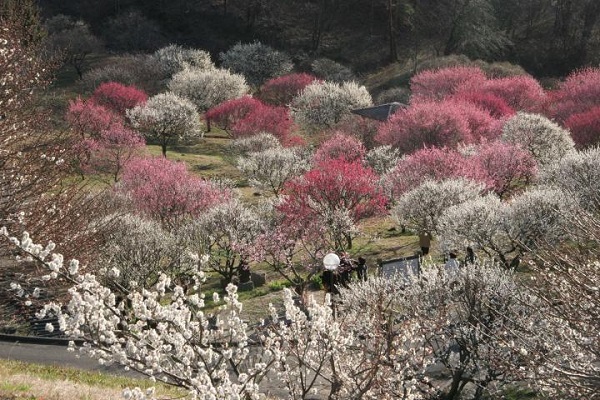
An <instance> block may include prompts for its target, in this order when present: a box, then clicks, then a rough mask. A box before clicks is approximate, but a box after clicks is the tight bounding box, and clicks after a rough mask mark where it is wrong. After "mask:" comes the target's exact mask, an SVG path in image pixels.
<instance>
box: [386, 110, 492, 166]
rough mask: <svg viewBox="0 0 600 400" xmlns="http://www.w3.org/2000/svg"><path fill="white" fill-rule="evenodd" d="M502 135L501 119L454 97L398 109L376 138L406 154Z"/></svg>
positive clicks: (475, 141)
mask: <svg viewBox="0 0 600 400" xmlns="http://www.w3.org/2000/svg"><path fill="white" fill-rule="evenodd" d="M498 134H499V125H498V121H497V120H496V119H495V118H493V117H492V116H491V115H490V114H489V113H488V112H487V111H484V110H483V109H480V108H478V107H477V106H475V105H473V104H470V103H464V102H456V101H452V100H448V101H444V102H440V103H435V102H422V103H415V104H413V105H411V106H410V107H408V108H405V109H402V110H399V111H397V112H396V113H395V114H394V115H392V117H390V119H389V120H388V121H387V122H386V123H384V124H382V125H381V126H380V128H379V132H378V133H377V136H376V137H375V140H377V141H378V142H379V143H381V144H387V145H391V146H393V147H395V148H397V149H398V150H400V152H401V153H403V154H409V153H412V152H414V151H416V150H418V149H421V148H423V147H431V146H435V147H456V146H457V145H458V144H459V143H477V142H479V141H480V140H482V139H483V138H487V139H491V138H494V137H496V136H497V135H498Z"/></svg>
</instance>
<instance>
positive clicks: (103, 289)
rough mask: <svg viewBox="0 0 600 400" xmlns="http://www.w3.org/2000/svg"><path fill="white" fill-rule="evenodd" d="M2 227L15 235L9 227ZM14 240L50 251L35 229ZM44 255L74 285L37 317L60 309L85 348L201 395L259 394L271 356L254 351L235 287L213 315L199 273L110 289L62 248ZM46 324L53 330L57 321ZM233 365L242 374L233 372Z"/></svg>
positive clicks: (132, 393) (66, 327) (65, 326)
mask: <svg viewBox="0 0 600 400" xmlns="http://www.w3.org/2000/svg"><path fill="white" fill-rule="evenodd" d="M1 232H2V233H3V234H4V235H8V233H7V231H6V229H2V231H1ZM11 239H12V242H13V243H15V244H16V245H17V246H19V249H20V250H21V251H27V250H32V251H34V252H35V253H36V254H41V253H42V251H43V250H40V249H41V246H39V245H36V244H34V243H33V242H32V241H31V239H30V238H29V236H28V235H25V236H24V238H23V240H21V241H19V240H18V239H16V238H11ZM26 249H27V250H26ZM31 256H32V257H33V254H31ZM37 258H38V259H39V260H40V261H42V262H43V264H44V265H45V266H46V267H47V268H48V269H50V270H51V271H52V272H53V273H57V276H58V275H60V276H61V277H62V278H63V279H66V280H67V281H69V282H71V284H72V287H71V289H70V290H69V294H70V300H69V302H68V303H67V304H66V305H61V304H57V303H50V304H46V305H45V306H44V308H43V309H42V310H41V311H40V312H39V313H38V314H37V317H38V318H44V317H46V316H49V315H54V316H57V317H58V321H59V325H60V330H61V331H62V332H63V333H64V334H65V335H67V336H69V337H71V338H74V339H75V338H82V339H84V340H85V343H86V344H85V345H84V346H83V347H82V348H80V351H81V352H83V353H87V354H89V355H90V356H92V357H94V358H96V359H98V361H99V362H100V363H103V364H109V363H118V364H121V365H123V366H125V367H126V368H128V369H133V370H137V371H139V372H142V373H144V374H146V375H148V376H150V377H153V378H155V379H158V380H162V381H166V382H171V383H174V384H176V385H178V386H181V387H184V388H187V389H189V391H190V394H191V395H192V396H193V397H194V398H203V399H217V398H231V399H241V398H248V399H257V398H258V383H257V382H258V381H260V379H261V378H262V377H263V376H264V374H265V373H266V372H267V370H268V368H267V367H268V365H269V363H270V361H269V358H268V357H264V359H263V357H262V356H260V355H259V356H257V355H253V356H252V361H251V360H250V358H249V357H250V353H249V349H248V337H247V333H246V331H247V326H246V324H245V323H244V322H243V321H242V319H241V317H240V314H239V313H240V311H241V309H242V305H241V303H240V302H239V301H238V300H237V292H236V290H237V289H236V287H235V286H233V285H230V286H228V288H227V296H225V298H224V301H225V304H224V305H223V306H221V308H220V310H219V313H218V314H216V315H214V317H211V316H209V315H206V314H205V313H204V312H203V311H202V308H203V306H204V302H203V294H202V293H201V292H200V291H199V290H200V284H201V281H200V279H196V284H195V285H194V287H193V292H192V293H187V292H186V291H185V290H184V288H182V287H181V286H177V285H174V284H173V283H172V281H171V279H170V278H169V277H167V276H166V275H161V276H160V277H159V279H158V282H157V284H156V285H155V286H154V287H152V288H149V289H145V288H140V289H137V290H130V291H119V290H118V287H119V286H118V285H116V286H115V285H113V286H112V287H113V289H110V288H109V287H107V286H104V285H103V284H102V283H100V282H99V281H98V280H97V279H96V277H95V276H94V275H92V274H84V275H81V274H79V273H77V272H76V271H74V269H75V266H76V265H78V263H77V262H76V261H71V262H70V263H69V265H70V269H71V272H74V273H73V274H71V275H69V274H68V273H65V272H63V268H61V267H62V256H61V255H59V254H54V253H52V254H51V259H52V261H50V262H47V261H43V260H42V259H41V258H40V257H37ZM14 288H15V289H18V288H17V286H16V285H15V286H14ZM46 329H47V330H48V331H52V330H54V326H53V325H51V324H49V325H47V326H46ZM73 346H74V344H73V343H72V342H71V348H72V349H73ZM232 367H233V369H234V371H235V372H236V373H235V375H236V376H235V377H232V376H231V374H230V372H231V370H230V368H232ZM123 394H124V396H126V397H127V396H129V398H131V399H143V398H147V397H148V396H151V395H152V393H143V392H140V391H139V390H137V389H134V390H128V391H125V392H124V393H123Z"/></svg>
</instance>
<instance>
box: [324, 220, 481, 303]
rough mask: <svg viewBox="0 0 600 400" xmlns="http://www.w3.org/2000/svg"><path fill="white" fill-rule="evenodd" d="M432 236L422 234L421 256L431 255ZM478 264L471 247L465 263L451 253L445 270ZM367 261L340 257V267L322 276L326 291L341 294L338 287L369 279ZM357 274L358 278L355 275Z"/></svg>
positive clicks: (327, 271) (455, 270) (420, 242)
mask: <svg viewBox="0 0 600 400" xmlns="http://www.w3.org/2000/svg"><path fill="white" fill-rule="evenodd" d="M431 240H432V239H431V234H429V233H428V232H421V233H420V234H419V246H420V247H421V255H422V256H425V255H427V254H429V247H430V246H431ZM476 262H477V255H476V254H475V251H474V250H473V248H472V247H471V246H468V247H467V248H466V254H465V258H464V260H463V262H462V263H461V261H459V260H458V255H457V253H456V251H450V252H449V253H448V256H447V259H446V263H445V264H444V269H445V271H446V273H455V272H458V270H459V268H460V267H461V265H469V264H475V263H476ZM367 271H368V267H367V261H366V260H365V259H364V258H363V257H358V259H356V260H354V259H352V258H350V256H349V255H348V254H347V253H344V254H342V255H341V256H340V265H339V267H338V268H337V269H336V270H334V271H331V270H328V269H326V270H324V271H323V272H322V274H321V281H322V282H323V286H324V287H325V290H326V291H327V292H329V293H336V294H337V293H339V292H338V289H337V287H339V286H342V287H348V284H349V283H350V282H352V281H354V280H358V281H363V280H366V279H367ZM355 272H356V277H355V275H354V273H355Z"/></svg>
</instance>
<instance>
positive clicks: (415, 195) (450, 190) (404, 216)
mask: <svg viewBox="0 0 600 400" xmlns="http://www.w3.org/2000/svg"><path fill="white" fill-rule="evenodd" d="M483 188H484V187H483V185H481V184H478V183H475V182H472V181H470V180H467V179H463V178H459V179H447V180H443V181H440V182H436V181H431V180H427V181H425V182H424V183H423V184H421V185H420V186H418V187H416V188H414V189H412V190H410V191H408V192H406V193H404V194H403V195H402V196H400V197H399V198H398V199H396V200H395V201H396V204H395V206H394V207H393V208H392V210H391V214H392V217H394V218H395V219H396V221H397V222H398V224H399V225H401V226H406V227H407V228H409V229H412V230H414V231H416V232H421V231H424V232H431V233H437V232H438V231H439V227H438V222H439V218H440V217H441V216H442V214H443V213H444V211H445V210H446V209H448V208H450V207H451V206H454V205H457V204H460V203H463V202H465V201H467V200H472V199H475V198H477V197H479V195H480V194H481V192H482V191H483Z"/></svg>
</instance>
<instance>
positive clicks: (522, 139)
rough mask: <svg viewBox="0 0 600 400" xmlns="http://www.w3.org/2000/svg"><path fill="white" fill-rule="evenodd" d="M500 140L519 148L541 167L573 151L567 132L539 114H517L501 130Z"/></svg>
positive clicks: (571, 141) (573, 146) (572, 144)
mask: <svg viewBox="0 0 600 400" xmlns="http://www.w3.org/2000/svg"><path fill="white" fill-rule="evenodd" d="M502 140H503V141H505V142H508V143H512V144H516V145H518V146H521V147H522V148H523V149H524V150H526V151H528V152H529V153H531V155H532V156H533V158H535V160H536V161H537V162H538V163H539V164H540V165H542V166H544V165H547V164H550V163H552V162H554V161H557V160H560V159H561V158H562V157H564V156H565V155H566V154H567V153H569V152H571V151H573V150H574V149H575V142H573V139H572V138H571V134H570V133H569V131H567V130H565V129H563V128H561V127H560V126H559V125H557V124H556V123H554V122H552V121H550V120H549V119H548V118H546V117H544V116H543V115H539V114H529V113H525V112H519V113H517V114H516V115H515V116H514V117H512V118H510V119H509V120H508V121H506V123H505V124H504V127H503V128H502Z"/></svg>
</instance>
